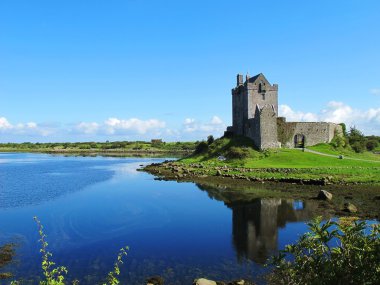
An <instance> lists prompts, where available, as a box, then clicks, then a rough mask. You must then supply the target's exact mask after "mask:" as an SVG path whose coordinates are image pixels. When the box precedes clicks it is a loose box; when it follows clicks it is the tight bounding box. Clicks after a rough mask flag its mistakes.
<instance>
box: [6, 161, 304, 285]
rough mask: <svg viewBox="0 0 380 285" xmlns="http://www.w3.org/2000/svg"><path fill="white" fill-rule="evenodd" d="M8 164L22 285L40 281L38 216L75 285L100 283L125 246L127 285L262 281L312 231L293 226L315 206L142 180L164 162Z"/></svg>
mask: <svg viewBox="0 0 380 285" xmlns="http://www.w3.org/2000/svg"><path fill="white" fill-rule="evenodd" d="M0 158H1V159H8V160H11V161H12V162H11V163H2V164H0V187H1V188H0V202H1V204H0V229H1V230H0V242H5V241H9V240H10V239H14V240H15V241H17V242H18V243H19V244H20V246H19V248H18V250H17V252H18V259H19V260H20V262H19V263H18V264H17V265H16V266H15V269H14V270H15V272H16V274H17V275H18V276H35V275H36V272H40V271H39V264H40V255H39V252H38V245H37V243H36V241H37V240H38V233H37V229H36V225H35V224H34V222H33V220H32V217H33V216H35V215H36V216H38V217H39V218H40V220H41V222H42V223H43V225H44V227H45V231H46V234H47V235H48V241H49V246H50V250H51V251H52V252H53V253H54V259H55V261H57V263H58V264H62V265H67V266H68V267H69V272H70V273H71V274H72V275H71V277H70V278H72V277H73V276H79V277H81V278H82V279H83V280H82V281H81V283H80V284H96V283H97V282H99V280H100V279H99V278H100V276H105V275H106V272H107V271H109V270H111V269H112V264H113V261H114V258H115V256H116V255H117V252H118V250H119V249H120V248H121V247H123V246H126V245H128V246H130V248H131V249H130V252H129V255H128V258H127V262H126V265H125V266H124V267H123V272H124V278H128V279H123V280H124V281H125V282H128V284H142V283H143V281H144V280H145V277H147V276H151V275H156V274H159V275H163V276H164V277H165V278H166V279H167V280H168V281H170V282H171V283H170V284H187V283H189V284H191V282H192V280H193V279H194V278H195V277H199V276H206V277H209V278H214V279H219V280H221V279H236V278H241V277H247V278H249V277H252V276H257V275H258V274H259V273H260V272H263V271H264V269H263V267H262V266H261V265H258V264H256V263H255V262H262V260H263V259H265V257H266V256H267V255H268V254H269V252H271V251H274V250H276V249H277V246H278V244H280V245H282V244H283V241H284V240H286V241H293V240H294V239H295V238H296V236H297V234H299V233H300V230H301V231H303V230H304V229H305V227H304V226H303V223H302V222H301V223H295V222H296V221H299V220H304V219H306V217H307V216H308V210H307V209H308V208H309V206H308V205H304V204H303V203H301V202H293V201H287V200H286V201H285V200H281V199H275V200H273V199H272V200H260V199H257V200H256V201H253V202H251V203H250V204H248V205H247V204H244V205H229V206H228V207H226V206H225V205H224V203H223V202H221V201H218V200H217V199H216V200H215V199H210V198H209V194H210V193H207V192H204V191H199V189H198V187H197V186H196V185H194V184H192V183H176V182H167V181H156V180H154V179H153V177H152V176H150V175H148V174H146V173H143V172H138V171H136V168H139V167H140V165H141V164H146V163H151V162H154V161H159V160H157V159H143V158H138V159H130V158H102V157H95V158H93V157H88V158H86V157H63V156H49V155H39V154H31V155H29V154H6V155H4V154H2V155H0ZM13 158H14V160H13ZM21 161H33V163H29V162H28V163H21ZM301 205H302V207H304V208H305V209H304V208H302V209H301ZM25 284H28V283H25ZM31 284H32V283H31Z"/></svg>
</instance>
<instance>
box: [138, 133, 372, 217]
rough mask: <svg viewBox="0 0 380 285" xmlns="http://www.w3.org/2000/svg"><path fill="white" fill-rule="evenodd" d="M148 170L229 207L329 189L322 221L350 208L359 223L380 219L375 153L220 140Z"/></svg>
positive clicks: (306, 196) (309, 197)
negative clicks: (262, 148) (263, 146)
mask: <svg viewBox="0 0 380 285" xmlns="http://www.w3.org/2000/svg"><path fill="white" fill-rule="evenodd" d="M340 155H343V159H340V158H339V156H340ZM144 170H145V171H147V172H149V173H152V174H154V175H156V176H157V177H158V178H157V179H164V180H176V181H180V182H181V181H183V182H195V183H197V184H198V185H200V187H201V188H202V189H207V191H208V192H209V195H212V196H213V197H218V199H220V200H223V201H224V202H225V203H227V204H229V203H234V202H236V201H237V202H238V201H242V202H249V201H251V200H253V199H257V198H263V197H264V198H289V199H301V200H310V201H312V200H315V198H316V196H317V195H318V192H319V191H320V190H321V189H325V190H327V191H329V192H330V193H332V194H333V196H334V199H333V201H330V202H328V203H327V202H326V203H323V202H319V203H318V205H319V206H320V207H319V206H318V209H319V210H318V211H317V212H318V213H319V214H321V215H323V216H344V215H347V213H346V212H344V211H343V209H344V204H345V203H347V202H350V203H354V204H355V205H357V206H358V209H359V210H358V212H357V213H356V215H358V216H360V217H366V218H379V216H380V213H379V211H378V203H379V200H380V155H377V154H374V153H370V152H365V153H361V154H357V153H354V152H353V151H350V150H347V149H343V150H339V149H334V148H333V147H332V146H330V145H328V144H321V145H317V146H314V147H311V148H310V150H309V151H308V150H305V151H302V150H299V149H274V150H268V151H257V150H255V149H254V147H253V145H252V142H251V141H250V140H249V139H247V138H243V137H235V138H221V139H218V140H215V141H214V142H213V143H211V144H209V145H205V144H203V146H202V147H198V148H197V150H196V152H195V153H194V154H192V155H191V156H188V157H186V158H183V159H180V160H177V161H167V162H164V163H161V164H153V165H149V166H147V167H145V168H144ZM279 183H281V184H280V185H279ZM210 193H212V194H210Z"/></svg>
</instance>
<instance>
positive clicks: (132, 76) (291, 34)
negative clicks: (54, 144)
mask: <svg viewBox="0 0 380 285" xmlns="http://www.w3.org/2000/svg"><path fill="white" fill-rule="evenodd" d="M379 11H380V1H378V0H366V1H352V0H344V1H343V0H342V1H340V0H336V1H331V0H330V1H327V0H326V1H325V0H320V1H301V0H299V1H296V0H289V1H283V0H282V1H280V0H278V1H254V0H251V1H241V0H234V1H223V0H219V1H214V0H203V1H198V0H192V1H178V0H177V1H171V0H167V1H157V0H149V1H148V0H129V1H128V0H125V1H96V0H92V1H69V0H66V1H21V0H4V1H1V2H0V141H1V142H8V141H18V142H22V141H40V142H43V141H86V140H97V141H105V140H134V139H150V138H155V137H160V138H164V139H165V140H167V141H175V140H196V139H202V138H205V137H207V135H209V134H214V135H215V136H218V135H221V134H222V132H223V130H224V128H225V126H227V125H230V124H231V93H230V92H231V88H233V87H234V85H235V84H236V74H237V73H244V74H245V73H247V72H248V73H249V74H250V75H255V74H257V73H260V72H263V73H264V74H265V75H266V77H267V78H268V80H269V81H270V82H271V83H277V84H279V104H280V115H284V116H286V117H287V118H288V120H289V121H291V120H303V121H314V120H323V121H334V122H345V123H347V124H348V125H355V126H357V127H358V128H360V129H361V130H363V131H364V133H365V134H368V135H370V134H377V135H380V22H379V19H380V14H379V13H380V12H379Z"/></svg>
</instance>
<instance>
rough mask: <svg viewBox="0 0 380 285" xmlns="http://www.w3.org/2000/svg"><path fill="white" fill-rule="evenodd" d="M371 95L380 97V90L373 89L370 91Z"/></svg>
mask: <svg viewBox="0 0 380 285" xmlns="http://www.w3.org/2000/svg"><path fill="white" fill-rule="evenodd" d="M369 93H371V94H373V95H380V88H372V89H370V90H369Z"/></svg>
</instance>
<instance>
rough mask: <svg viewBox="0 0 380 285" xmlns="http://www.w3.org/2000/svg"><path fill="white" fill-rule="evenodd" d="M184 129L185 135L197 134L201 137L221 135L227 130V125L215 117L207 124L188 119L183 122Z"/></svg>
mask: <svg viewBox="0 0 380 285" xmlns="http://www.w3.org/2000/svg"><path fill="white" fill-rule="evenodd" d="M183 127H184V128H183V131H184V132H185V133H195V132H197V133H198V134H199V135H204V134H212V135H221V134H222V133H223V131H225V130H226V125H225V124H224V123H223V121H222V119H220V118H219V117H218V116H213V117H212V118H211V120H210V121H209V122H207V123H202V122H198V121H196V120H195V119H193V118H186V119H185V121H184V122H183Z"/></svg>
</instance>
